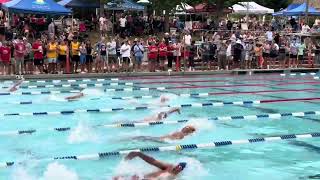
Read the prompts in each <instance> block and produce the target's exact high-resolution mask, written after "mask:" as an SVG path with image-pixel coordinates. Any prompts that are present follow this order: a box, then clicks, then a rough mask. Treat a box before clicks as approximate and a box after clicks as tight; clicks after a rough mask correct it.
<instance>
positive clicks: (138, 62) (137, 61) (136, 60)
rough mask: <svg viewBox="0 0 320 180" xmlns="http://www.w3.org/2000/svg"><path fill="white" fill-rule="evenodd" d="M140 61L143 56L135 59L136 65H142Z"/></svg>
mask: <svg viewBox="0 0 320 180" xmlns="http://www.w3.org/2000/svg"><path fill="white" fill-rule="evenodd" d="M142 59H143V56H136V57H135V62H136V64H141V63H142Z"/></svg>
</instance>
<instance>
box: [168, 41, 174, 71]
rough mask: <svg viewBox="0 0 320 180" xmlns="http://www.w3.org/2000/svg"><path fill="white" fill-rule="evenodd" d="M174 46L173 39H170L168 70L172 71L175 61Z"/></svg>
mask: <svg viewBox="0 0 320 180" xmlns="http://www.w3.org/2000/svg"><path fill="white" fill-rule="evenodd" d="M173 52H174V47H173V43H172V41H169V44H168V46H167V59H168V71H172V62H173V61H174V56H173Z"/></svg>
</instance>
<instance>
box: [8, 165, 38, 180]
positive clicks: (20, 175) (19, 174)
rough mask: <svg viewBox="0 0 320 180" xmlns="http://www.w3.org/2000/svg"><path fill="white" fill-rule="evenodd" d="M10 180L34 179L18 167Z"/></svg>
mask: <svg viewBox="0 0 320 180" xmlns="http://www.w3.org/2000/svg"><path fill="white" fill-rule="evenodd" d="M11 179H12V180H33V179H36V178H35V177H33V176H32V175H30V174H29V173H28V171H27V170H26V169H25V168H22V167H18V168H16V169H15V170H14V171H13V173H12V176H11Z"/></svg>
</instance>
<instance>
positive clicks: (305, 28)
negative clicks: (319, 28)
mask: <svg viewBox="0 0 320 180" xmlns="http://www.w3.org/2000/svg"><path fill="white" fill-rule="evenodd" d="M309 31H310V27H309V26H308V25H306V24H305V25H303V26H302V31H301V32H302V33H308V32H309Z"/></svg>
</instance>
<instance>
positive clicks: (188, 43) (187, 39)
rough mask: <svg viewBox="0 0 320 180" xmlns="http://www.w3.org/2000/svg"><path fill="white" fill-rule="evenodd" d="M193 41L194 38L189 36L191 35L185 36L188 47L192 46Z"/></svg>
mask: <svg viewBox="0 0 320 180" xmlns="http://www.w3.org/2000/svg"><path fill="white" fill-rule="evenodd" d="M191 39H192V37H191V35H190V34H189V35H185V36H184V43H185V44H186V45H187V46H190V45H191Z"/></svg>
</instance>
